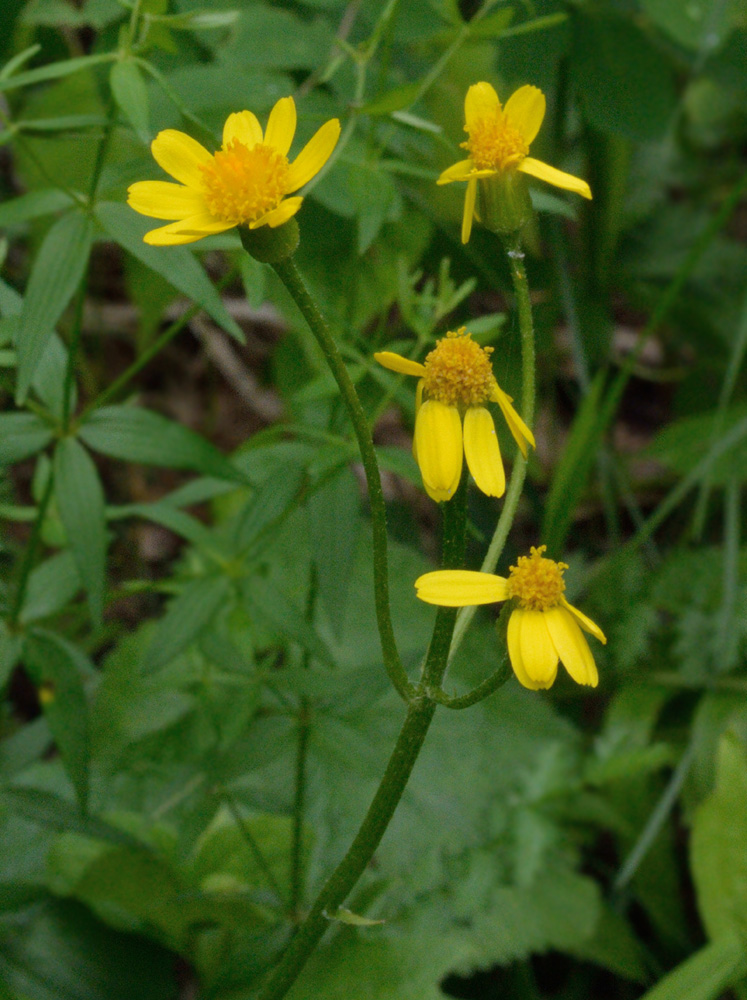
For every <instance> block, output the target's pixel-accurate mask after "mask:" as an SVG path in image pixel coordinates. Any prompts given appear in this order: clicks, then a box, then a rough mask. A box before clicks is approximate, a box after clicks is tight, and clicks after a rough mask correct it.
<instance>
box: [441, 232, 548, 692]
mask: <svg viewBox="0 0 747 1000" xmlns="http://www.w3.org/2000/svg"><path fill="white" fill-rule="evenodd" d="M504 245H505V248H506V255H507V257H508V266H509V270H510V271H511V281H512V283H513V286H514V295H515V296H516V308H517V311H518V314H519V332H520V334H521V415H522V417H523V418H524V422H525V423H526V425H527V426H528V427H530V428H531V426H532V424H533V423H534V401H535V391H536V390H535V379H534V371H535V354H534V323H533V321H532V303H531V300H530V298H529V283H528V281H527V272H526V268H525V267H524V251H523V250H522V249H521V239H520V238H519V236H518V235H517V236H513V237H507V238H506V239H505V240H504ZM526 474H527V460H526V459H525V458H524V456H523V455H522V454H521V453H520V452H518V453H517V455H516V460H515V461H514V468H513V472H512V473H511V480H510V482H509V484H508V491H507V493H506V499H505V501H504V503H503V510H502V511H501V516H500V517H499V518H498V524H497V525H496V526H495V532H494V533H493V538H492V540H491V542H490V545H489V546H488V551H487V552H486V553H485V558H484V559H483V562H482V566H481V569H482V572H483V573H493V572H495V567H496V566H497V565H498V560H499V559H500V557H501V554H502V553H503V548H504V546H505V544H506V539H507V538H508V533H509V531H510V530H511V525H512V524H513V523H514V517H515V516H516V509H517V507H518V506H519V499H520V498H521V491H522V489H523V488H524V479H525V478H526ZM476 610H477V608H474V607H472V608H462V610H461V611H460V612H459V615H458V616H457V622H456V627H455V629H454V639H453V641H452V644H451V659H453V658H454V656H455V655H456V651H457V649H458V648H459V646H460V645H461V642H462V639H463V638H464V635H465V633H466V631H467V629H468V628H469V626H470V623H471V621H472V619H473V618H474V616H475V611H476ZM470 704H472V703H470Z"/></svg>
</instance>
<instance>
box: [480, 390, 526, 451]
mask: <svg viewBox="0 0 747 1000" xmlns="http://www.w3.org/2000/svg"><path fill="white" fill-rule="evenodd" d="M490 398H491V399H492V400H493V402H494V403H497V404H498V405H499V406H500V408H501V413H502V414H503V417H504V419H505V421H506V423H507V424H508V429H509V430H510V431H511V434H512V435H513V439H514V441H515V442H516V443H517V444H518V446H519V448H520V450H521V453H522V455H523V456H524V458H526V457H527V442H528V443H529V444H531V446H532V447H533V448H536V447H537V445H536V444H535V442H534V434H532V432H531V431H530V430H529V428H528V427H527V425H526V424H525V423H524V421H523V420H522V419H521V417H520V416H519V414H518V413H517V412H516V410H515V409H514V408H513V406H512V405H511V397H510V396H509V395H507V394H506V393H505V392H504V391H503V389H501V387H500V386H499V385H498V383H497V382H496V384H495V386H494V387H493V392H492V393H491V396H490Z"/></svg>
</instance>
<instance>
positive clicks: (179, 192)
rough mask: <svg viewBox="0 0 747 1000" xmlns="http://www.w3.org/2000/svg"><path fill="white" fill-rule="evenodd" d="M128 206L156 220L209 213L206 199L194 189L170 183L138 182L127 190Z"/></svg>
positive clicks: (185, 217) (183, 217)
mask: <svg viewBox="0 0 747 1000" xmlns="http://www.w3.org/2000/svg"><path fill="white" fill-rule="evenodd" d="M127 204H128V205H129V206H130V208H134V209H135V211H136V212H140V214H141V215H150V216H151V217H152V218H154V219H187V218H189V216H191V215H200V214H202V213H203V212H207V205H206V204H205V199H204V198H203V196H202V195H201V194H200V192H199V191H195V189H194V188H188V187H182V186H181V184H172V183H171V182H170V181H136V182H135V183H134V184H130V186H129V187H128V188H127Z"/></svg>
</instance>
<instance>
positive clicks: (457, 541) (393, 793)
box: [258, 476, 467, 1000]
mask: <svg viewBox="0 0 747 1000" xmlns="http://www.w3.org/2000/svg"><path fill="white" fill-rule="evenodd" d="M442 507H443V513H444V535H443V560H442V561H443V564H444V566H445V567H446V568H455V567H457V566H460V565H462V563H463V561H464V544H465V534H466V531H465V529H466V520H467V519H466V476H463V478H462V483H461V484H460V487H459V490H458V491H457V494H456V495H455V497H454V499H453V500H451V501H450V502H449V503H446V504H443V505H442ZM454 617H455V616H454V609H452V608H439V610H438V614H437V616H436V625H435V627H434V630H433V636H432V638H431V642H430V646H429V648H428V655H427V657H426V661H425V666H424V669H423V680H422V686H421V688H419V689H418V692H417V694H416V696H415V697H413V698H412V699H411V700H410V702H409V705H408V709H407V715H406V716H405V721H404V724H403V726H402V729H401V730H400V733H399V736H398V737H397V742H396V743H395V745H394V749H393V751H392V754H391V757H390V758H389V763H388V764H387V767H386V771H385V772H384V776H383V777H382V779H381V783H380V784H379V787H378V789H377V791H376V794H375V795H374V797H373V800H372V802H371V805H370V806H369V808H368V812H367V813H366V816H365V818H364V820H363V823H362V824H361V826H360V829H359V830H358V833H357V834H356V836H355V839H354V840H353V842H352V844H351V845H350V847H349V848H348V851H347V853H346V854H345V857H344V858H343V859H342V861H341V862H340V863H339V864H338V866H337V868H335V870H334V872H333V873H332V874H331V875H330V877H329V879H328V880H327V882H326V883H325V885H324V887H323V888H322V891H321V892H320V893H319V895H318V897H317V899H316V901H315V903H314V905H313V906H312V908H311V910H310V912H309V914H308V916H307V917H306V919H305V920H304V921H303V923H302V924H301V925H300V926H299V928H298V931H297V932H296V936H295V937H294V938H293V939H292V940H291V943H290V944H289V946H288V948H287V950H286V952H285V954H284V955H283V958H282V959H281V961H280V964H279V965H278V966H277V967H276V968H275V970H274V971H273V972H272V974H271V975H270V977H269V979H268V980H267V982H266V983H265V985H264V987H263V988H262V989H261V990H260V992H259V994H258V1000H281V998H282V997H284V996H285V995H286V993H287V992H288V990H289V989H290V988H291V986H292V985H293V983H294V982H295V981H296V979H297V978H298V975H299V973H300V972H301V970H302V969H303V967H304V965H305V964H306V962H307V960H308V958H309V956H310V955H311V953H312V952H313V951H314V949H315V948H316V946H317V944H318V943H319V941H320V939H321V938H322V936H323V934H324V932H325V930H326V929H327V927H328V926H329V922H330V920H332V919H334V917H335V914H336V913H337V911H338V909H339V907H340V906H341V905H342V904H343V903H344V901H345V899H346V898H347V897H348V895H349V894H350V891H351V890H352V889H353V887H354V886H355V884H356V883H357V881H358V879H359V878H360V877H361V875H362V874H363V872H364V871H365V870H366V868H367V867H368V864H369V862H370V861H371V858H372V857H373V854H374V851H375V850H376V848H377V847H378V846H379V843H380V842H381V838H382V837H383V836H384V833H385V831H386V828H387V827H388V825H389V822H390V820H391V818H392V816H393V815H394V811H395V809H396V808H397V805H398V804H399V801H400V799H401V798H402V793H403V792H404V790H405V787H406V785H407V782H408V780H409V778H410V774H411V773H412V769H413V767H414V766H415V761H416V760H417V758H418V754H419V753H420V750H421V748H422V746H423V742H424V740H425V737H426V734H427V732H428V728H429V726H430V724H431V721H432V720H433V715H434V713H435V711H436V703H435V701H433V700H432V699H431V698H429V697H427V695H426V694H425V693H424V691H425V689H426V688H428V687H438V686H439V685H440V684H441V681H442V680H443V676H444V673H445V672H446V667H447V663H448V655H449V646H450V644H451V636H452V632H453V627H454Z"/></svg>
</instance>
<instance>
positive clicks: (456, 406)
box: [374, 327, 534, 500]
mask: <svg viewBox="0 0 747 1000" xmlns="http://www.w3.org/2000/svg"><path fill="white" fill-rule="evenodd" d="M492 350H493V349H492V347H480V345H479V344H476V343H475V342H474V340H472V335H471V334H470V333H468V332H467V331H466V330H465V328H464V327H461V328H460V329H459V330H457V331H449V332H448V333H447V334H446V336H445V337H442V338H441V340H439V341H438V342H437V343H436V346H435V347H434V348H433V350H432V351H431V352H430V354H428V356H427V357H426V359H425V362H424V363H423V364H420V362H418V361H410V359H409V358H403V357H402V356H401V355H399V354H394V353H393V352H392V351H380V352H379V353H377V354H374V358H375V359H376V361H378V362H379V364H380V365H383V366H384V368H388V369H390V371H393V372H399V373H400V374H402V375H416V376H418V377H419V378H420V381H419V382H418V387H417V392H416V415H415V439H414V442H413V453H414V455H415V459H416V461H417V463H418V465H419V466H420V473H421V475H422V477H423V485H424V486H425V489H426V492H427V493H428V495H429V496H430V497H431V498H432V499H433V500H449V499H451V497H452V496H453V495H454V492H455V490H456V488H457V486H458V485H459V480H460V478H461V475H462V455H465V456H466V459H467V466H468V468H469V471H470V472H471V473H472V476H473V477H474V480H475V482H476V483H477V485H478V487H479V488H480V489H481V490H482V492H483V493H485V494H487V495H488V496H490V497H500V496H503V493H504V492H505V489H506V474H505V472H504V469H503V461H502V459H501V452H500V448H499V446H498V437H497V435H496V433H495V424H494V423H493V417H492V415H491V413H490V411H489V410H488V409H487V407H486V406H485V404H486V403H487V402H493V403H497V404H498V405H499V406H500V408H501V410H502V411H503V416H504V417H505V419H506V423H507V424H508V427H509V430H510V431H511V433H512V434H513V436H514V438H515V440H516V443H517V444H518V446H519V448H520V449H521V452H522V454H523V455H524V457H525V458H526V454H527V444H531V446H532V447H534V435H533V434H532V432H531V431H530V430H529V428H528V427H527V425H526V424H525V423H524V421H523V420H522V419H521V417H520V416H519V414H518V413H517V412H516V410H515V409H514V408H513V406H512V405H511V403H512V399H511V397H510V396H508V395H507V394H506V393H505V392H504V391H503V389H501V388H500V386H499V385H498V383H497V382H496V380H495V376H494V375H493V368H492V366H491V363H490V354H491V352H492ZM462 421H464V426H462Z"/></svg>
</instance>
